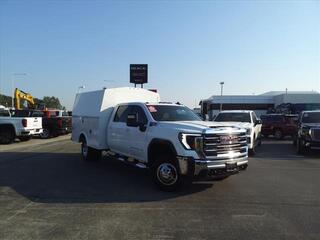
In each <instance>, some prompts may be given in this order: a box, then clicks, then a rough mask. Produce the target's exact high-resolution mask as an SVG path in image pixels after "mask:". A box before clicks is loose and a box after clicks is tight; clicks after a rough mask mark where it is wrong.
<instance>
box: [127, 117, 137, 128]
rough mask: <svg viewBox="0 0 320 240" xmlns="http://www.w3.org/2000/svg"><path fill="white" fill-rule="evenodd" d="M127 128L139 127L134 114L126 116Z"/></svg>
mask: <svg viewBox="0 0 320 240" xmlns="http://www.w3.org/2000/svg"><path fill="white" fill-rule="evenodd" d="M127 126H128V127H138V126H139V123H138V120H137V115H136V114H128V116H127Z"/></svg>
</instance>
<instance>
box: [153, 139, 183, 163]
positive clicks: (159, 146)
mask: <svg viewBox="0 0 320 240" xmlns="http://www.w3.org/2000/svg"><path fill="white" fill-rule="evenodd" d="M163 153H169V154H172V155H175V156H176V155H177V151H176V149H175V147H174V145H173V143H172V142H171V141H169V140H167V139H161V138H154V139H152V140H151V142H150V143H149V145H148V164H147V165H148V166H149V167H150V166H152V164H153V162H154V160H155V156H157V155H158V154H163Z"/></svg>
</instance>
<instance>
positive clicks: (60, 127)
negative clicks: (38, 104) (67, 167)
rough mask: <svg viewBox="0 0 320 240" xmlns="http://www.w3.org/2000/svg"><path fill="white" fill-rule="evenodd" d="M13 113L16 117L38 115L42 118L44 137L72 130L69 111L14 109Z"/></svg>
mask: <svg viewBox="0 0 320 240" xmlns="http://www.w3.org/2000/svg"><path fill="white" fill-rule="evenodd" d="M11 114H12V115H13V116H16V117H38V118H42V127H43V132H42V133H41V134H40V137H41V138H43V139H46V138H49V137H56V136H60V135H64V134H68V133H70V132H71V130H72V126H71V121H72V119H71V117H70V116H69V115H68V113H67V112H64V111H59V110H54V111H52V110H49V111H42V110H33V109H25V110H12V111H11Z"/></svg>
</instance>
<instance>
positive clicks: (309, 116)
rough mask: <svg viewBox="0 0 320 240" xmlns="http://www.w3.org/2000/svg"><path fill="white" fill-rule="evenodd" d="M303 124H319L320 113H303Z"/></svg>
mask: <svg viewBox="0 0 320 240" xmlns="http://www.w3.org/2000/svg"><path fill="white" fill-rule="evenodd" d="M302 122H303V123H320V112H313V113H304V114H303V116H302Z"/></svg>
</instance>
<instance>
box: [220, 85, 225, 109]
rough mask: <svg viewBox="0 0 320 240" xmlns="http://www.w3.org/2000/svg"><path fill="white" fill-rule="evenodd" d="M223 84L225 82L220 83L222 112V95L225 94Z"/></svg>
mask: <svg viewBox="0 0 320 240" xmlns="http://www.w3.org/2000/svg"><path fill="white" fill-rule="evenodd" d="M223 84H224V82H220V85H221V99H220V101H221V102H220V112H221V111H222V94H223Z"/></svg>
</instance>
